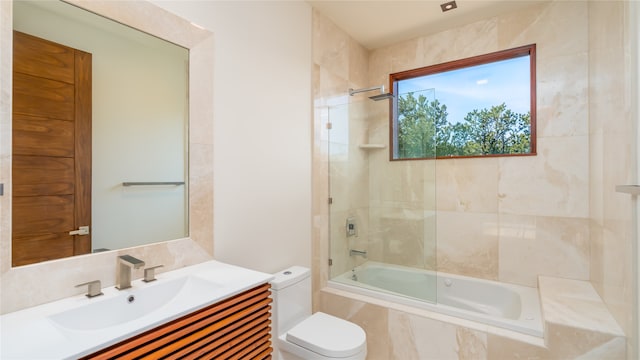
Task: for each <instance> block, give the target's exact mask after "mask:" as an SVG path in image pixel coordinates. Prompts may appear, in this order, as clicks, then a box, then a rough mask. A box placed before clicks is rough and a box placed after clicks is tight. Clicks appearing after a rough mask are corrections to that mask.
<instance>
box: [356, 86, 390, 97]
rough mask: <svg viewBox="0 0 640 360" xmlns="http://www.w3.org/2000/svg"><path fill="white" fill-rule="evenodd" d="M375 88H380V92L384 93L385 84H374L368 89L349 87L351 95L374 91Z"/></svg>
mask: <svg viewBox="0 0 640 360" xmlns="http://www.w3.org/2000/svg"><path fill="white" fill-rule="evenodd" d="M373 90H380V94H384V85H380V86H374V87H370V88H366V89H358V90H354V89H349V96H353V95H355V94H359V93H363V92H368V91H373Z"/></svg>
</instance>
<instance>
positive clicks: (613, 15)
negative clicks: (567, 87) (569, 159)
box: [589, 2, 637, 355]
mask: <svg viewBox="0 0 640 360" xmlns="http://www.w3.org/2000/svg"><path fill="white" fill-rule="evenodd" d="M626 6H628V4H627V5H625V3H623V2H612V3H607V4H605V3H600V2H590V3H589V24H590V27H589V47H590V50H591V51H590V53H589V98H590V101H589V113H590V122H589V129H590V131H589V138H590V146H591V148H590V150H591V154H592V155H591V158H590V164H589V165H590V167H591V171H590V181H591V196H590V200H591V206H590V219H591V222H590V225H591V239H592V240H591V249H590V250H591V259H590V262H591V271H590V276H591V282H592V283H593V285H594V287H595V288H596V290H597V291H598V293H599V294H600V296H601V297H602V298H603V299H604V301H605V303H606V304H607V306H608V308H609V311H611V313H612V314H613V316H614V317H615V319H616V320H617V321H618V323H619V324H620V325H621V326H622V328H623V330H624V331H625V333H626V334H628V335H631V336H632V338H633V334H632V331H633V324H632V320H633V318H632V313H633V311H634V306H633V303H632V301H633V300H632V292H633V288H632V286H633V281H634V278H633V276H632V270H631V269H632V259H633V257H632V251H633V249H632V238H631V236H632V234H631V226H632V223H631V206H632V205H631V197H630V196H629V195H626V194H620V193H616V192H615V186H616V185H622V184H630V183H632V180H633V175H632V171H633V169H634V166H633V165H632V161H634V158H633V156H632V152H633V151H634V148H633V146H632V144H633V143H632V141H633V136H632V132H633V131H635V130H634V129H633V128H632V121H630V113H629V111H630V104H631V102H632V101H633V102H637V99H630V98H628V96H627V95H626V94H628V93H629V88H628V86H630V84H629V79H630V78H631V75H630V74H631V71H633V70H632V69H630V57H629V55H630V54H629V53H628V52H627V49H628V48H629V44H628V43H627V41H629V36H630V34H629V33H628V27H625V26H622V25H624V24H627V25H628V19H627V18H626V17H625V10H626V9H625V7H626ZM611 24H618V25H619V26H611ZM604 29H606V31H603V30H604ZM636 71H637V70H636ZM635 311H637V309H636V310H635ZM629 354H630V355H631V354H632V352H631V351H629Z"/></svg>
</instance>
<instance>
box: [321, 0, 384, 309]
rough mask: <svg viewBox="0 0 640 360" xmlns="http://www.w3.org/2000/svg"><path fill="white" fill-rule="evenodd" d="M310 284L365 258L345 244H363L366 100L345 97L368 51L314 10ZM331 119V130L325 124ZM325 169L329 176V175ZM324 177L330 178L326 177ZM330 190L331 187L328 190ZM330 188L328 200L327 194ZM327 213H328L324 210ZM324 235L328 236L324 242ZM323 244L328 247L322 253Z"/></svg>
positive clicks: (359, 82)
mask: <svg viewBox="0 0 640 360" xmlns="http://www.w3.org/2000/svg"><path fill="white" fill-rule="evenodd" d="M312 46H313V82H314V83H313V85H314V87H313V89H314V90H313V91H314V147H313V165H314V166H313V171H314V175H313V192H314V196H313V205H312V206H313V213H314V222H313V239H314V240H313V245H312V248H313V256H312V265H313V270H314V271H313V273H314V275H315V276H314V279H313V288H314V304H317V303H318V301H317V294H318V293H317V290H318V289H319V288H320V287H321V284H325V283H326V279H327V278H328V274H329V268H328V265H327V264H328V260H329V258H331V259H332V260H333V264H334V266H332V267H331V273H332V275H337V274H340V273H343V272H345V271H347V270H348V269H351V268H353V267H354V266H356V265H357V264H359V263H362V262H363V261H364V260H365V259H363V258H361V257H352V256H349V249H357V250H364V251H368V248H369V241H368V236H369V166H368V164H369V161H368V156H369V153H368V152H367V151H364V150H362V149H360V148H359V145H360V144H363V143H367V142H368V141H367V139H368V131H369V115H370V114H371V113H372V112H373V111H372V110H371V109H370V108H369V103H367V102H364V101H362V100H363V98H365V99H366V97H364V95H362V96H360V97H349V95H348V94H349V93H348V89H349V88H354V89H358V88H363V87H365V86H368V82H367V76H368V73H367V70H368V68H369V65H368V51H367V50H366V49H365V48H364V47H362V46H361V45H360V44H358V43H357V42H356V41H355V40H353V39H352V38H351V37H350V36H348V35H347V34H346V33H345V32H344V31H343V30H342V29H340V28H338V27H337V26H336V25H335V24H333V23H332V22H331V21H330V20H329V19H327V18H326V17H324V16H323V15H321V14H320V13H319V12H318V11H316V10H314V12H313V41H312ZM328 123H331V129H328V127H327V125H328ZM329 174H331V176H330V177H329ZM329 179H330V181H329ZM329 189H331V192H329ZM330 193H331V197H332V204H331V206H329V204H328V201H327V199H328V198H329V196H330V195H329V194H330ZM330 211H331V215H330V216H329V212H330ZM348 218H353V219H355V221H356V226H357V236H350V237H347V235H346V221H347V219H348ZM329 238H331V239H332V242H331V246H329ZM326 249H329V250H330V252H327V251H326Z"/></svg>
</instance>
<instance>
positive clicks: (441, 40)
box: [369, 2, 590, 286]
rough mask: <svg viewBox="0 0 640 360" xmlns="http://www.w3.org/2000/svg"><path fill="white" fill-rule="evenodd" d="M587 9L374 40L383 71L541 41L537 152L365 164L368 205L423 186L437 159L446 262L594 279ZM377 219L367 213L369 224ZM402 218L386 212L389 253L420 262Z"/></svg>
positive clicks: (499, 272) (373, 70)
mask: <svg viewBox="0 0 640 360" xmlns="http://www.w3.org/2000/svg"><path fill="white" fill-rule="evenodd" d="M587 10H588V9H587V3H586V2H553V3H550V4H543V5H538V6H536V7H533V8H530V9H528V10H526V11H519V12H517V13H512V14H507V15H503V16H498V17H494V18H490V19H486V20H483V21H479V22H476V23H473V24H469V25H466V26H462V27H459V28H454V29H451V30H447V31H444V32H441V33H438V34H433V35H427V36H424V37H421V38H418V39H413V40H409V41H406V42H403V43H401V44H397V45H393V46H390V47H387V48H383V49H376V50H373V51H372V52H371V55H370V67H369V78H370V79H372V82H373V83H377V82H383V81H388V75H389V73H393V72H398V71H403V70H408V69H412V68H416V67H422V66H428V65H433V64H437V63H440V62H445V61H451V60H456V59H460V58H465V57H469V56H474V55H480V54H485V53H488V52H492V51H497V50H503V49H508V48H512V47H517V46H521V45H527V44H531V43H536V44H537V87H538V88H537V111H538V115H537V124H538V127H537V129H538V155H537V156H531V157H509V158H506V157H505V158H487V159H460V160H438V161H437V162H434V161H419V162H411V164H408V165H399V164H397V163H389V162H388V161H385V159H382V158H380V159H376V161H371V162H370V164H369V168H370V172H371V174H372V176H371V181H370V192H371V195H370V196H371V199H372V206H373V205H379V206H380V207H379V208H378V209H377V210H378V211H379V212H382V213H384V210H383V209H384V208H387V209H391V208H393V210H394V211H396V212H397V211H398V206H400V207H401V208H403V209H415V208H416V206H418V205H417V204H419V203H420V202H421V201H422V200H423V199H426V198H428V194H427V195H425V192H430V191H432V190H431V189H430V186H429V185H431V184H429V183H428V181H427V180H426V179H425V178H424V177H420V176H419V175H418V176H416V174H424V172H426V171H432V170H431V169H429V168H430V167H434V165H433V164H434V163H435V194H436V195H435V196H436V209H437V220H436V221H437V225H436V229H437V232H436V238H437V253H436V259H437V268H438V270H439V271H445V272H451V273H458V274H463V275H471V276H476V277H482V278H486V279H492V280H500V281H504V282H510V283H516V284H521V285H527V286H536V276H537V275H538V274H544V275H554V276H563V277H569V278H575V279H585V280H587V279H589V246H590V245H589V231H587V229H586V225H587V224H588V220H587V219H588V218H589V136H588V135H589V134H588V128H589V121H588V119H589V117H588V115H589V112H588V106H587V105H588V101H589V99H588V96H587V95H588V76H587V75H588V71H589V66H588V50H589V48H588V39H587V38H588V12H587ZM377 120H378V121H380V123H379V124H377V125H378V126H379V128H380V129H384V131H379V132H376V133H375V136H376V139H375V141H384V140H383V139H386V138H387V137H388V129H387V127H386V123H387V121H388V120H387V118H386V117H384V116H383V117H380V118H379V119H377ZM405 166H406V168H407V169H410V170H409V171H402V170H401V168H402V167H405ZM420 168H422V169H423V170H424V171H423V172H421V171H420ZM399 170H400V171H399ZM381 174H386V175H385V176H376V175H381ZM388 174H394V176H389V175H388ZM406 175H410V176H409V177H407V176H406ZM374 179H375V180H374ZM400 179H402V180H400ZM399 188H401V189H402V192H401V193H398V194H393V193H392V194H389V192H391V191H393V190H394V189H399ZM386 195H389V196H386ZM379 198H382V199H379ZM378 200H381V201H378ZM383 201H387V202H388V203H384V202H383ZM392 201H395V203H393V205H391V202H392ZM372 214H373V213H372ZM373 215H375V214H373ZM381 223H383V221H382V219H381V218H375V217H374V216H372V218H371V224H381ZM409 228H410V227H409ZM406 229H407V225H406V224H405V223H402V222H397V223H396V224H389V228H387V229H386V231H385V232H384V234H383V235H384V238H382V239H380V240H379V241H381V242H382V243H383V244H384V245H382V246H381V247H382V248H383V249H386V250H388V251H387V252H386V253H385V254H383V257H382V259H383V260H384V261H387V262H394V263H397V262H398V260H405V259H409V261H410V262H409V264H408V265H412V266H416V265H417V266H420V265H421V264H420V262H419V261H416V260H415V259H412V258H413V257H414V256H415V254H416V250H417V249H416V246H415V241H407V240H405V238H406V237H407V236H406V235H404V234H406V233H405V232H406ZM426 235H427V236H426V237H425V238H426V239H428V235H429V234H428V232H427V234H426ZM523 259H526V260H527V261H526V262H524V265H523V262H522V260H523ZM567 259H570V261H567ZM518 260H519V261H518Z"/></svg>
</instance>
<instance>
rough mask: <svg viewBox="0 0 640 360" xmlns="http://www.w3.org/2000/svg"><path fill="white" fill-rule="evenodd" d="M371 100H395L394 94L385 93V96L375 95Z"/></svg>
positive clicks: (370, 97)
mask: <svg viewBox="0 0 640 360" xmlns="http://www.w3.org/2000/svg"><path fill="white" fill-rule="evenodd" d="M369 99H371V100H373V101H380V100H386V99H393V94H392V93H384V94H378V95H373V96H369Z"/></svg>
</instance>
